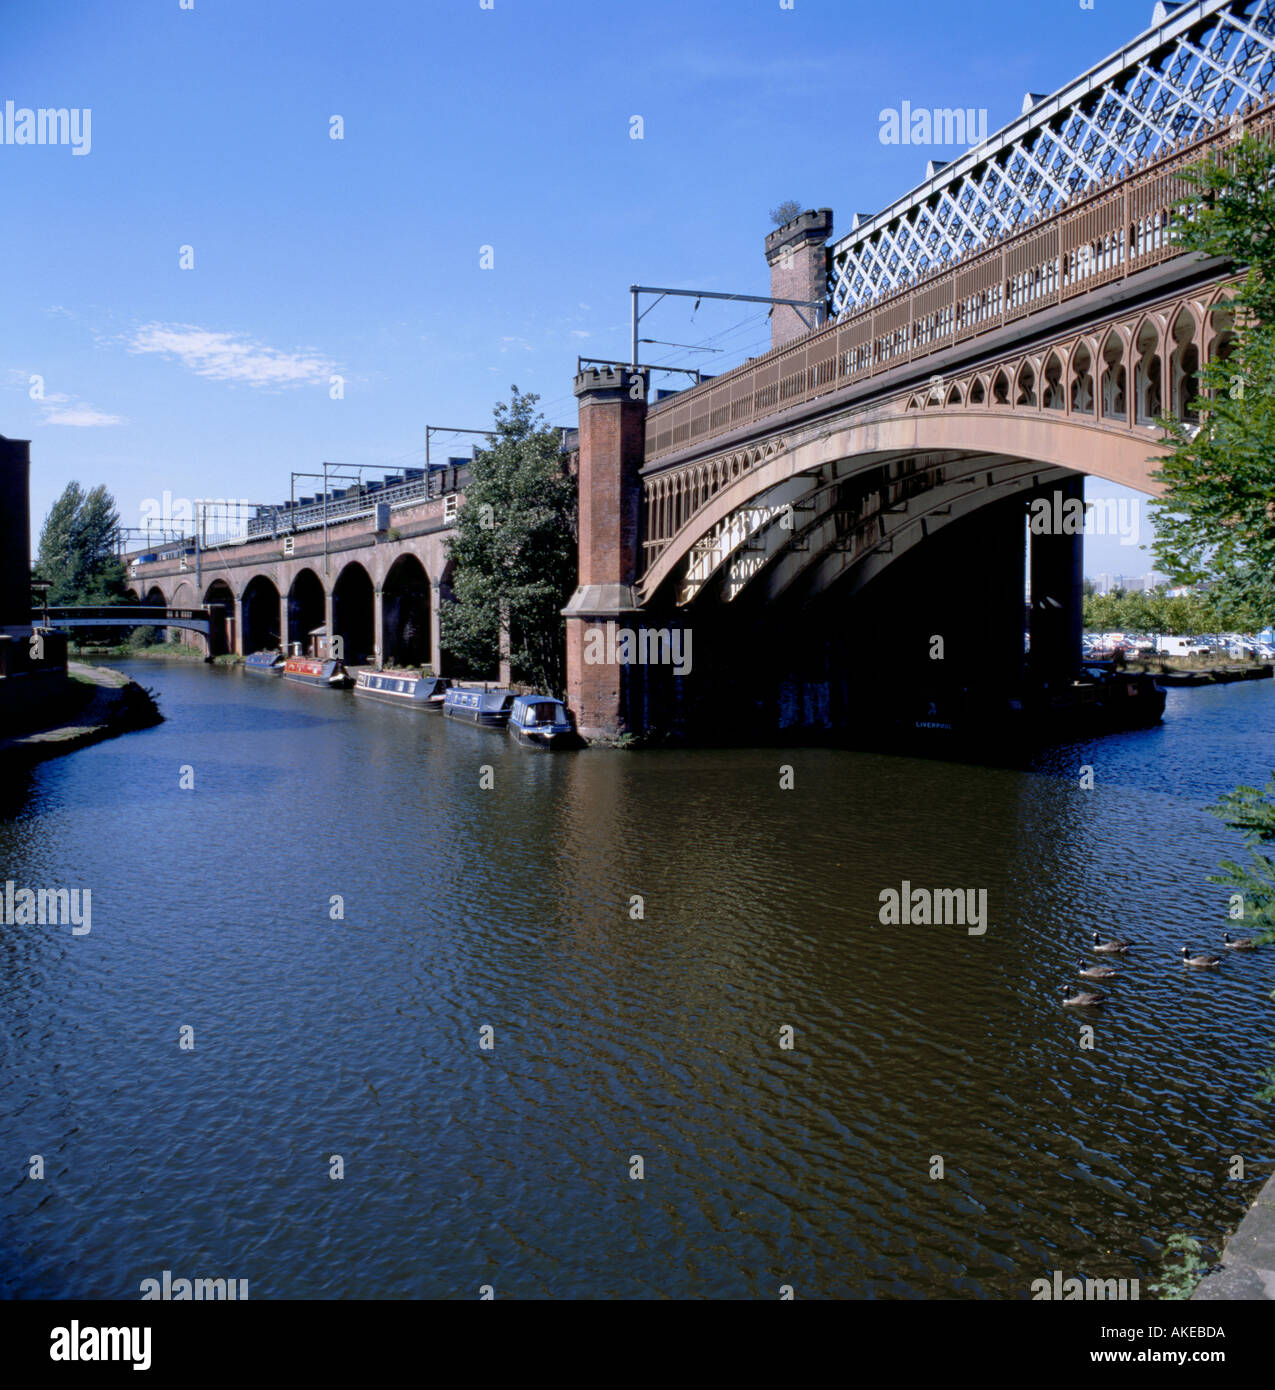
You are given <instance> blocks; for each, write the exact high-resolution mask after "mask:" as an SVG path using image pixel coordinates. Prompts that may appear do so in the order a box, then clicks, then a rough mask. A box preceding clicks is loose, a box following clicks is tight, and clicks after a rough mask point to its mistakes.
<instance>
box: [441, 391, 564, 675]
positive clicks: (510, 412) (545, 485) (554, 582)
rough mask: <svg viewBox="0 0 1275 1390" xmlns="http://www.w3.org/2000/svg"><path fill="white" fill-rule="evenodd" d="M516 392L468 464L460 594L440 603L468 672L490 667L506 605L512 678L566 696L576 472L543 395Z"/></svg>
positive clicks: (456, 540)
mask: <svg viewBox="0 0 1275 1390" xmlns="http://www.w3.org/2000/svg"><path fill="white" fill-rule="evenodd" d="M510 390H511V396H510V399H509V402H508V404H505V403H503V402H502V403H501V404H498V405H497V406H496V408H495V411H494V424H495V427H494V429H493V430H492V432H491V434H489V435H488V447H487V448H486V449H483V450H481V451H480V452H479V454H478V456H477V457H476V458H475V460H474V462H473V464H472V465H471V466H470V470H469V472H470V481H469V483H468V485H467V486H466V488H465V503H464V505H463V506H462V507H461V509H460V512H459V513H458V515H457V518H456V535H455V536H454V537H453V539H452V541H451V545H450V553H451V558H452V560H453V561H454V562H455V571H454V573H453V577H452V592H453V594H454V595H455V600H456V601H455V602H454V603H450V604H447V605H446V606H445V607H444V608H443V610H442V615H441V618H442V629H443V645H444V646H445V647H446V648H447V650H448V652H449V653H450V654H452V655H453V656H455V657H458V658H459V659H460V660H461V661H463V662H464V663H465V664H466V665H468V666H469V668H470V669H471V670H474V671H478V672H483V673H487V672H490V671H492V670H493V668H494V667H495V665H496V663H497V661H498V660H499V643H500V615H501V614H502V613H504V614H506V615H507V626H508V630H509V642H510V664H511V666H512V668H513V672H514V676H515V678H516V679H519V680H524V681H526V682H528V683H529V684H534V685H537V686H539V687H541V688H543V689H545V690H548V691H551V692H553V693H556V694H561V693H562V691H563V690H564V688H565V686H566V643H565V630H564V624H563V620H562V616H561V613H562V609H563V607H564V606H565V604H566V602H567V599H568V598H570V596H571V593H572V591H573V590H574V588H575V583H576V558H577V557H576V516H577V499H576V480H575V478H574V477H572V476H571V475H570V474H569V473H568V471H567V468H566V461H565V459H564V458H563V455H562V452H561V449H560V445H559V438H558V433H557V431H556V430H551V429H549V428H548V427H547V425H546V424H545V421H544V418H543V417H542V416H540V415H538V414H537V413H536V410H535V406H536V402H537V401H538V400H539V399H540V398H539V396H536V395H532V394H530V393H528V394H523V393H521V392H520V391H519V390H518V388H517V386H514V387H511V388H510Z"/></svg>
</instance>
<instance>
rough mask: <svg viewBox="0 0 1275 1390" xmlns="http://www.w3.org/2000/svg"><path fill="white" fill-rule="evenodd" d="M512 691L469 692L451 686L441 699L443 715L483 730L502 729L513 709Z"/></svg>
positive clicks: (462, 687)
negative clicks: (478, 726) (461, 720)
mask: <svg viewBox="0 0 1275 1390" xmlns="http://www.w3.org/2000/svg"><path fill="white" fill-rule="evenodd" d="M513 703H514V692H513V691H512V690H469V689H466V688H465V687H464V686H459V685H453V686H452V687H451V688H450V689H449V690H448V691H447V693H446V694H445V695H444V697H443V713H444V714H445V715H447V717H448V718H449V719H463V720H464V721H465V722H466V723H468V724H478V725H480V726H481V727H483V728H485V729H502V728H504V726H505V724H506V723H507V722H508V720H509V711H510V709H511V708H512V707H513Z"/></svg>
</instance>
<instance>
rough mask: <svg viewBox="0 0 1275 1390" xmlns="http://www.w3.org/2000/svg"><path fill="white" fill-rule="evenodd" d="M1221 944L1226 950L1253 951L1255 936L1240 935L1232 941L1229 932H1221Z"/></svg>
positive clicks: (1255, 943)
mask: <svg viewBox="0 0 1275 1390" xmlns="http://www.w3.org/2000/svg"><path fill="white" fill-rule="evenodd" d="M1222 944H1223V945H1224V946H1225V947H1226V949H1227V950H1228V951H1255V950H1256V949H1257V938H1256V937H1255V936H1241V937H1240V938H1239V939H1238V940H1236V941H1232V940H1231V934H1230V932H1223V933H1222Z"/></svg>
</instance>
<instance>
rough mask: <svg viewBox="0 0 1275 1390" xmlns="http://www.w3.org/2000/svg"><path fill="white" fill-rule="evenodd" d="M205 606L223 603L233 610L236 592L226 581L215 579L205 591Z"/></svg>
mask: <svg viewBox="0 0 1275 1390" xmlns="http://www.w3.org/2000/svg"><path fill="white" fill-rule="evenodd" d="M203 601H204V603H205V604H209V603H222V604H225V605H226V606H227V607H228V608H233V606H234V602H235V592H234V590H233V589H232V588H231V587H230V585H229V584H227V583H226V581H225V580H224V579H214V580H213V581H212V582H211V583H210V584H208V585H207V586H206V587H205V589H204V599H203Z"/></svg>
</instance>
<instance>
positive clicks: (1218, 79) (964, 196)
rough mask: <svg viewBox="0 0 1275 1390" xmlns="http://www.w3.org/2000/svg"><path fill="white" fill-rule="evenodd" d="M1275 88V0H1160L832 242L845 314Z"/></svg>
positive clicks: (835, 300)
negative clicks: (1072, 75) (1011, 115)
mask: <svg viewBox="0 0 1275 1390" xmlns="http://www.w3.org/2000/svg"><path fill="white" fill-rule="evenodd" d="M1273 89H1275V0H1195V3H1192V4H1186V5H1175V6H1168V5H1157V6H1156V10H1155V22H1154V25H1153V27H1152V28H1151V29H1149V30H1147V32H1146V33H1145V34H1143V35H1141V36H1140V37H1139V38H1138V39H1136V40H1134V42H1133V43H1131V44H1129V45H1127V46H1126V47H1125V48H1123V49H1121V50H1120V52H1119V53H1117V54H1115V55H1113V56H1112V57H1111V58H1109V59H1107V60H1106V62H1104V63H1100V64H1099V65H1098V66H1097V67H1095V68H1092V69H1091V70H1090V71H1089V72H1087V73H1085V74H1083V75H1082V76H1081V77H1078V78H1077V79H1076V80H1075V81H1073V82H1071V83H1069V84H1068V85H1067V86H1066V87H1064V88H1063V89H1062V90H1060V91H1059V92H1056V93H1055V94H1054V95H1052V96H1050V97H1046V98H1045V99H1043V100H1042V101H1038V102H1034V104H1033V105H1032V106H1031V107H1030V109H1029V110H1028V111H1026V112H1025V113H1024V114H1023V115H1022V116H1021V117H1020V118H1019V119H1018V120H1017V121H1014V122H1012V123H1011V124H1010V125H1008V126H1006V127H1005V128H1004V129H1002V130H1000V131H998V132H996V134H994V135H992V136H991V137H990V138H989V139H988V140H987V141H986V142H985V143H984V144H982V145H980V146H978V147H977V148H976V149H973V150H970V151H968V152H967V153H966V154H964V155H962V156H961V157H960V158H959V159H957V160H954V161H953V162H951V163H950V164H947V165H946V166H944V167H943V168H942V169H940V170H938V171H936V173H935V174H934V176H933V177H931V178H929V179H928V180H927V181H926V182H925V183H923V184H921V185H919V186H918V187H917V188H915V189H913V190H912V192H911V193H909V194H907V195H906V196H905V197H903V198H901V199H900V200H899V201H898V202H896V203H894V204H892V205H891V206H890V207H889V208H886V209H885V210H884V211H883V212H881V213H879V214H877V215H876V216H874V217H871V218H869V219H867V220H861V221H860V223H859V225H858V226H857V227H856V228H855V230H854V231H853V232H852V233H851V234H850V235H849V236H846V237H843V238H842V239H841V240H840V241H838V242H837V243H836V244H835V246H834V247H833V248H832V256H831V271H830V280H829V293H830V296H831V302H832V310H833V313H834V314H837V315H842V314H846V313H849V312H853V311H854V310H855V309H856V308H858V307H860V306H861V305H863V304H865V303H866V302H868V301H870V300H873V299H877V298H880V297H881V296H882V295H886V294H889V293H891V292H892V291H894V290H896V289H899V288H900V287H902V286H905V285H907V284H909V283H910V282H912V281H914V280H916V279H917V278H918V277H921V276H924V275H927V274H932V273H933V272H934V271H936V270H940V269H942V268H943V267H944V266H946V265H949V264H953V263H955V262H956V261H958V260H960V259H961V258H962V257H965V256H967V255H969V254H970V253H971V252H972V251H976V250H977V249H978V248H980V247H982V246H984V245H985V244H986V243H988V242H990V241H993V240H995V239H997V238H1000V237H1004V236H1006V235H1007V234H1009V233H1011V232H1013V231H1014V230H1015V229H1017V228H1019V227H1022V226H1024V225H1026V224H1027V223H1029V222H1032V221H1034V220H1036V219H1038V218H1040V217H1042V216H1045V215H1046V214H1048V213H1050V212H1052V211H1054V210H1055V209H1056V208H1058V207H1059V206H1060V205H1061V204H1063V203H1066V202H1067V201H1069V200H1071V199H1073V198H1075V197H1077V196H1078V195H1081V194H1083V193H1085V192H1086V191H1087V190H1089V189H1091V188H1093V187H1095V186H1097V185H1100V184H1102V183H1103V182H1104V181H1108V180H1111V179H1115V178H1119V177H1121V176H1123V175H1124V174H1126V173H1127V172H1128V171H1129V170H1130V169H1132V168H1133V167H1135V166H1136V165H1137V164H1138V163H1140V162H1143V161H1146V160H1148V159H1151V158H1153V157H1154V156H1156V155H1157V154H1158V153H1159V152H1160V151H1161V150H1162V149H1164V148H1165V147H1167V146H1169V145H1173V144H1179V143H1181V142H1183V141H1189V140H1191V139H1192V138H1194V137H1195V136H1196V135H1198V134H1199V133H1200V132H1201V131H1202V130H1204V129H1206V128H1207V127H1210V126H1216V125H1217V123H1218V122H1220V121H1225V120H1227V119H1228V118H1230V117H1231V116H1232V115H1234V113H1236V112H1237V111H1238V110H1239V109H1240V108H1242V107H1244V106H1245V105H1250V106H1251V105H1254V104H1262V103H1264V102H1265V101H1266V99H1267V97H1268V96H1269V95H1270V93H1271V92H1272V90H1273Z"/></svg>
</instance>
